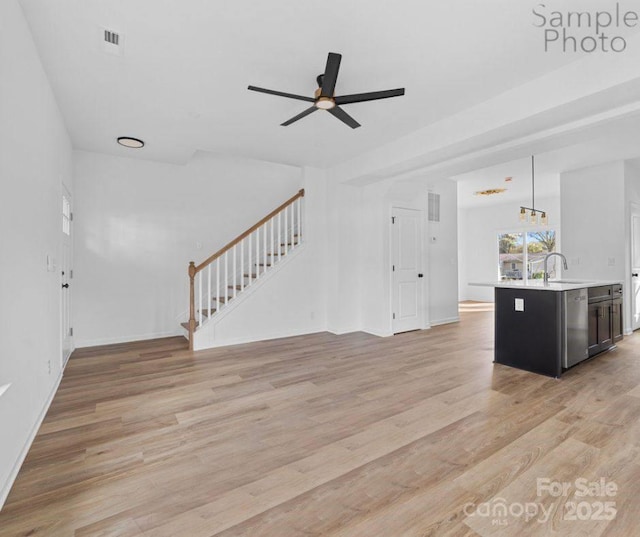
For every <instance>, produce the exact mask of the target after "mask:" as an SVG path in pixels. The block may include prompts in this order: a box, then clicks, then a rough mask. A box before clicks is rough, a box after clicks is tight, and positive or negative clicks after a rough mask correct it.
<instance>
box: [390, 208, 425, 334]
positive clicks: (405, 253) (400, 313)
mask: <svg viewBox="0 0 640 537" xmlns="http://www.w3.org/2000/svg"><path fill="white" fill-rule="evenodd" d="M422 228H423V214H422V211H419V210H415V209H403V208H400V207H393V208H392V209H391V309H392V331H393V333H394V334H398V333H400V332H408V331H410V330H419V329H421V328H423V322H424V307H423V303H424V298H423V286H422V282H423V281H424V279H423V278H424V274H423V269H422V257H423V255H422V254H423V250H422Z"/></svg>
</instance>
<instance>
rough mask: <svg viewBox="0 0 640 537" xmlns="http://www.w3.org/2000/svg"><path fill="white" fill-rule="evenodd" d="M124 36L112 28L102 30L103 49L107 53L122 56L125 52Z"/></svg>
mask: <svg viewBox="0 0 640 537" xmlns="http://www.w3.org/2000/svg"><path fill="white" fill-rule="evenodd" d="M123 45H124V35H122V34H121V33H120V32H117V31H115V30H112V29H111V28H104V27H103V28H102V47H103V49H104V51H105V52H108V53H109V54H115V55H116V56H122V54H123V51H124V47H123Z"/></svg>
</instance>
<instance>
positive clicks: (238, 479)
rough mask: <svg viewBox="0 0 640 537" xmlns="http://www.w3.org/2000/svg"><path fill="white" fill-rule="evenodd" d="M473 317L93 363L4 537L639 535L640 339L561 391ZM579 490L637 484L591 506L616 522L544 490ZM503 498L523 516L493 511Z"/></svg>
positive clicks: (10, 514)
mask: <svg viewBox="0 0 640 537" xmlns="http://www.w3.org/2000/svg"><path fill="white" fill-rule="evenodd" d="M467 309H468V310H471V311H469V312H465V313H463V314H462V322H461V323H459V324H455V325H448V326H442V327H438V328H434V329H432V330H428V331H422V332H413V333H407V334H403V335H399V336H395V337H393V338H386V339H379V338H376V337H373V336H368V335H364V334H353V335H345V336H333V335H330V334H317V335H310V336H303V337H295V338H289V339H283V340H278V341H271V342H265V343H259V344H250V345H241V346H236V347H233V348H226V349H223V350H211V351H204V352H198V353H190V352H188V351H187V350H186V344H185V341H184V340H183V339H180V338H175V339H168V340H158V341H153V342H145V343H135V344H129V345H120V346H111V347H103V348H100V349H90V350H84V351H79V352H76V353H75V354H74V355H73V357H72V358H71V360H70V362H69V365H68V368H67V371H66V373H65V377H64V379H63V382H62V385H61V387H60V390H59V392H58V394H57V395H56V397H55V399H54V402H53V405H52V407H51V410H50V411H49V413H48V415H47V417H46V419H45V422H44V424H43V426H42V429H41V430H40V432H39V434H38V436H37V438H36V440H35V443H34V445H33V448H32V449H31V452H30V453H29V456H28V458H27V460H26V463H25V465H24V467H23V468H22V471H21V472H20V475H19V476H18V480H17V482H16V484H15V486H14V488H13V490H12V492H11V495H10V497H9V500H8V503H7V505H6V506H5V508H4V510H3V511H2V512H1V513H0V535H2V536H3V537H6V536H14V535H25V536H26V535H29V536H46V537H58V536H78V537H80V536H82V537H86V536H101V537H106V536H119V537H140V536H144V537H211V536H214V535H216V536H224V537H230V536H246V537H262V536H265V537H266V536H273V537H303V536H304V537H309V536H349V537H352V536H363V537H364V536H366V537H399V536H402V537H404V536H416V537H417V536H420V537H425V536H431V535H433V536H436V535H437V536H451V537H454V536H455V537H471V536H478V535H479V536H482V537H484V536H489V535H491V536H496V535H498V536H522V535H540V536H548V535H555V536H573V535H576V536H577V535H585V536H586V535H588V536H590V537H597V536H606V537H612V536H620V537H629V536H633V535H637V534H638V531H639V530H638V528H639V527H640V511H639V510H638V506H639V505H640V456H639V455H640V419H639V418H640V352H639V351H640V336H635V337H628V338H626V339H625V340H624V341H623V342H622V344H621V345H620V346H619V348H618V349H617V350H615V351H613V352H610V353H608V354H606V355H603V356H600V357H598V358H596V359H595V360H592V361H591V362H588V363H584V364H582V365H581V366H580V367H578V368H576V369H574V370H571V371H570V372H568V373H567V374H566V375H565V376H563V378H562V379H561V380H559V381H558V380H554V379H550V378H546V377H542V376H538V375H534V374H530V373H526V372H524V371H519V370H516V369H510V368H507V367H505V366H499V365H495V366H494V365H493V364H492V354H493V350H492V345H493V318H492V313H491V312H487V311H481V310H482V309H483V308H477V309H478V310H480V311H477V312H473V310H474V308H467ZM579 477H585V478H587V479H589V480H594V481H595V480H598V479H600V478H604V479H605V480H606V481H614V482H615V483H616V484H617V486H618V492H617V495H616V496H615V497H612V498H599V497H596V498H587V499H586V500H588V502H589V505H588V506H587V507H589V508H590V509H591V508H592V506H591V504H592V503H593V502H596V501H602V500H607V501H611V500H613V501H615V502H616V505H615V508H616V509H617V516H616V518H615V519H614V520H613V521H608V520H604V521H598V520H584V521H581V520H578V521H570V520H566V519H563V515H564V514H567V512H566V511H565V509H566V507H565V504H566V503H567V502H568V501H585V499H584V498H582V499H580V498H578V499H576V498H574V497H573V492H572V493H570V495H569V496H566V497H560V498H555V497H553V496H551V495H550V494H549V493H546V492H545V493H544V494H542V495H540V496H538V495H537V493H536V492H537V491H536V483H537V479H538V478H549V479H551V480H557V481H567V482H572V481H573V480H575V479H576V478H579ZM500 498H502V499H503V500H500ZM501 501H503V502H504V503H505V504H506V505H507V506H509V507H513V506H514V505H515V506H516V508H514V510H513V514H508V516H507V517H500V516H498V517H497V518H496V520H494V518H495V517H494V518H492V517H486V516H481V515H480V514H477V512H476V511H475V506H480V507H481V504H482V503H483V502H490V505H495V504H496V503H499V502H501ZM518 502H520V503H523V504H524V503H526V502H532V503H533V504H535V505H538V504H539V505H542V506H543V507H545V509H547V508H548V509H551V515H550V518H549V520H548V521H547V522H545V523H541V522H538V520H537V519H533V520H529V521H528V522H526V521H525V520H524V518H522V517H518V516H517V515H518V510H517V505H519V503H518ZM467 504H472V505H471V506H469V505H467ZM583 514H584V511H583ZM498 515H499V513H498ZM505 523H506V525H504V524H505Z"/></svg>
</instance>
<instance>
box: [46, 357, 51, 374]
mask: <svg viewBox="0 0 640 537" xmlns="http://www.w3.org/2000/svg"><path fill="white" fill-rule="evenodd" d="M47 367H48V368H49V375H51V360H47Z"/></svg>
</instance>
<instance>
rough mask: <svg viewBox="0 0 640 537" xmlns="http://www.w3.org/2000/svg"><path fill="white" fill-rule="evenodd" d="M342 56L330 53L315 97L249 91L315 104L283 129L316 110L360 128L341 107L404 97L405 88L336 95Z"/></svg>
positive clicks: (260, 89)
mask: <svg viewBox="0 0 640 537" xmlns="http://www.w3.org/2000/svg"><path fill="white" fill-rule="evenodd" d="M341 60H342V55H340V54H337V53H335V52H329V55H328V56H327V65H326V67H325V70H324V73H322V74H321V75H318V77H317V79H316V80H317V82H318V89H317V90H316V91H315V94H314V97H305V96H304V95H295V94H293V93H284V92H282V91H275V90H270V89H265V88H259V87H257V86H249V87H248V88H247V89H249V90H251V91H258V92H260V93H267V94H269V95H277V96H279V97H287V98H288V99H297V100H299V101H307V102H310V103H313V106H311V107H309V108H307V109H306V110H303V111H302V112H300V113H299V114H298V115H297V116H294V117H292V118H291V119H289V120H287V121H285V122H284V123H282V126H283V127H287V126H289V125H291V124H292V123H295V122H296V121H298V120H299V119H302V118H303V117H306V116H308V115H309V114H312V113H313V112H315V111H316V110H326V111H327V112H329V113H330V114H331V115H332V116H334V117H336V118H337V119H339V120H340V121H342V122H343V123H344V124H346V125H348V126H349V127H351V128H352V129H357V128H358V127H360V123H358V122H357V121H356V120H355V119H353V118H352V117H351V116H350V115H349V114H347V113H346V112H345V111H344V110H343V109H342V108H341V105H344V104H351V103H362V102H365V101H375V100H378V99H388V98H390V97H399V96H401V95H404V88H398V89H394V90H385V91H372V92H369V93H356V94H352V95H340V96H336V95H335V88H336V82H337V80H338V72H339V70H340V61H341Z"/></svg>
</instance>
